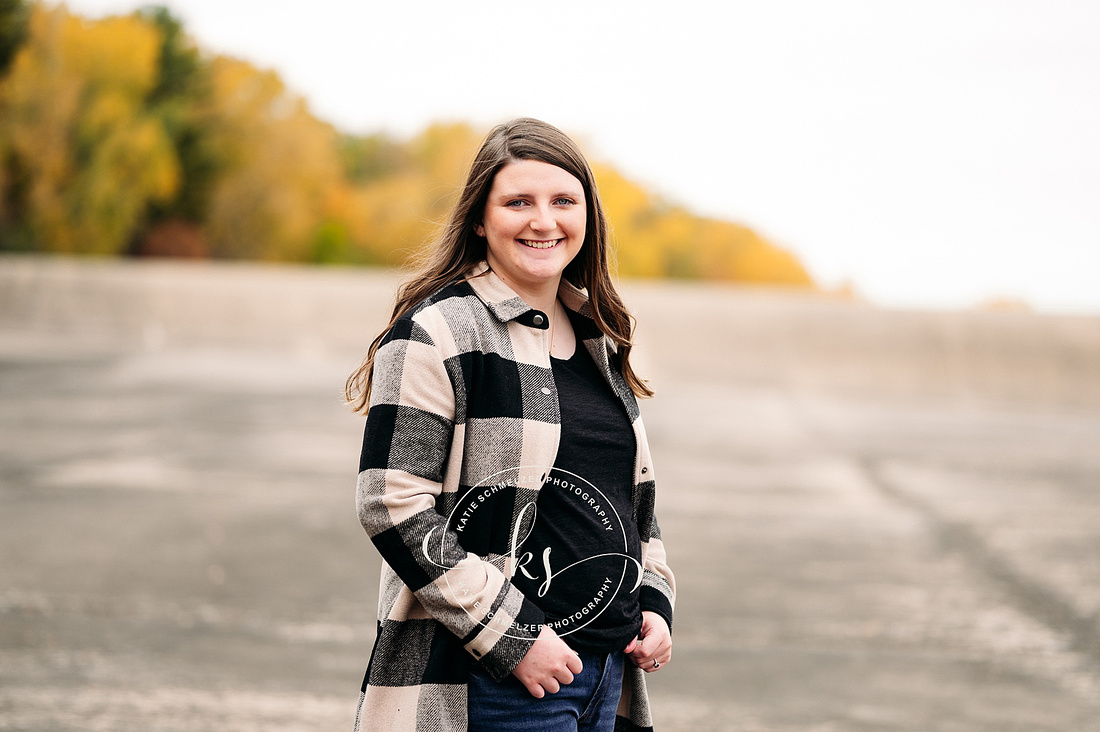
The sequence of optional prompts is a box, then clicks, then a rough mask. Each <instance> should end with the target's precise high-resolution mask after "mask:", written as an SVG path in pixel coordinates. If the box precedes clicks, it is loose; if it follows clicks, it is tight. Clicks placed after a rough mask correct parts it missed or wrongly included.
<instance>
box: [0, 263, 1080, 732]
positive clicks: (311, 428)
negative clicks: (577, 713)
mask: <svg viewBox="0 0 1100 732" xmlns="http://www.w3.org/2000/svg"><path fill="white" fill-rule="evenodd" d="M161 275H163V273H161ZM161 275H158V276H161ZM135 276H136V277H138V278H139V279H140V278H141V277H147V275H143V274H141V273H138V274H136V275H135ZM218 276H219V277H221V275H218ZM74 277H75V279H74V280H73V281H81V278H80V276H79V272H78V273H77V275H75V276H74ZM234 277H239V278H240V279H241V281H242V283H243V284H242V286H246V285H248V283H249V282H254V281H255V280H256V278H257V277H268V278H270V277H271V275H270V273H268V274H263V275H262V276H261V275H256V274H255V273H253V272H249V271H244V272H238V273H237V274H234V275H233V277H230V278H228V280H232V279H233V278H234ZM303 277H304V278H305V279H307V280H309V279H310V276H308V275H302V274H301V273H295V274H293V276H292V278H291V279H294V280H295V281H300V280H301V279H302V278H303ZM318 277H322V276H321V275H318ZM341 277H344V275H341ZM322 279H323V277H322ZM352 279H353V280H354V278H352ZM228 280H227V281H228ZM265 281H267V280H265ZM310 281H312V280H310ZM364 281H366V280H364ZM270 284H271V285H272V288H273V289H274V290H276V291H278V292H281V293H282V297H284V298H285V297H286V296H287V294H286V293H288V292H289V293H292V294H293V293H298V294H297V295H295V297H304V296H303V295H302V294H301V292H300V291H299V290H295V289H294V286H292V285H291V284H287V283H285V282H283V281H282V280H280V279H279V278H278V277H275V279H274V280H272V281H270ZM375 284H377V283H375ZM390 284H391V280H385V281H384V282H383V285H385V286H386V287H388V286H389V285H390ZM284 285H285V287H284ZM158 287H160V286H159V285H158ZM649 287H651V286H647V288H649ZM647 288H638V289H636V290H634V293H633V296H634V297H635V298H636V301H637V307H636V310H637V311H638V312H639V318H640V321H641V322H642V324H643V331H642V332H643V333H644V332H645V331H644V328H645V327H646V326H647V325H648V327H649V328H650V330H649V334H650V335H649V337H650V339H651V340H650V342H649V343H646V344H644V345H645V348H644V349H643V352H642V353H641V354H639V362H640V364H644V365H646V366H647V367H648V369H649V370H648V371H647V372H646V373H648V374H651V375H652V376H653V382H654V386H656V387H657V389H658V397H657V398H656V399H654V400H652V401H650V402H647V403H645V404H644V405H643V414H644V415H645V417H646V421H647V427H648V431H649V434H650V439H651V444H652V447H653V451H654V455H655V460H656V465H657V469H656V478H657V481H658V484H659V493H660V497H659V502H658V515H659V518H660V521H661V525H662V528H663V531H664V536H665V541H666V543H667V545H668V547H669V551H670V558H671V562H672V564H673V567H674V569H675V570H676V571H677V577H678V585H679V601H678V605H677V609H676V610H677V615H676V627H675V631H674V640H675V647H674V658H673V661H672V662H671V663H670V664H668V665H667V667H665V668H664V669H662V671H660V672H659V673H657V674H652V675H650V677H649V678H650V681H651V692H652V696H653V701H654V706H655V714H656V722H657V729H658V730H663V731H665V732H676V731H678V730H716V731H718V730H729V731H737V732H795V731H797V732H811V731H812V732H864V731H867V732H870V731H880V730H881V731H888V732H895V731H896V732H902V731H905V732H909V731H912V732H940V731H942V732H987V731H988V732H994V731H996V732H1013V731H1019V732H1025V731H1026V732H1039V731H1048V730H1049V731H1050V732H1055V731H1057V732H1067V731H1073V732H1076V731H1081V732H1090V731H1092V730H1100V531H1098V530H1097V528H1096V527H1097V526H1100V409H1098V408H1096V407H1095V406H1094V405H1093V404H1092V402H1091V401H1089V400H1088V399H1086V400H1084V401H1083V403H1081V404H1075V403H1074V400H1073V399H1072V395H1073V394H1074V393H1075V389H1074V381H1073V379H1074V378H1078V376H1075V375H1077V374H1080V373H1082V369H1083V373H1085V374H1086V376H1089V374H1091V371H1090V370H1091V369H1092V368H1093V365H1092V363H1091V362H1089V363H1085V364H1084V365H1082V363H1081V361H1080V360H1079V359H1078V360H1074V359H1068V360H1067V361H1066V362H1067V363H1069V364H1070V365H1068V366H1067V367H1066V370H1065V371H1064V372H1054V373H1048V372H1049V371H1050V369H1049V368H1047V366H1044V367H1043V368H1044V371H1043V373H1044V374H1046V377H1047V378H1048V379H1050V382H1049V384H1050V385H1049V386H1048V387H1047V388H1046V391H1044V393H1045V394H1047V395H1048V398H1046V399H1035V398H1015V395H1016V392H1015V391H1014V390H1015V389H1016V386H1014V385H1013V386H1011V388H1008V387H1006V389H1007V392H1005V391H1002V392H998V393H984V394H983V393H982V392H981V390H980V389H974V388H968V389H966V390H965V393H960V392H959V391H958V389H957V388H956V387H957V386H958V382H956V383H955V385H954V386H949V388H944V389H936V388H931V387H927V388H926V387H923V386H922V384H924V383H925V382H922V381H920V379H909V380H907V381H905V385H904V386H905V388H904V389H899V388H892V389H884V388H882V386H883V385H882V383H876V382H875V380H874V379H873V378H871V377H869V376H866V375H864V376H862V377H861V378H849V379H847V380H844V381H843V383H841V381H838V379H836V378H832V377H830V379H831V380H827V379H825V378H824V377H822V378H821V379H819V380H818V381H814V380H813V379H812V375H813V373H815V371H814V367H813V364H806V363H801V364H797V367H798V374H800V375H801V376H799V377H798V378H791V379H787V380H785V381H783V380H775V379H771V380H769V379H768V378H765V377H766V374H763V372H757V371H753V369H754V368H756V367H755V366H753V364H754V363H756V364H758V365H759V364H764V363H765V361H766V359H764V357H761V356H759V352H758V350H757V351H752V352H750V351H749V349H747V348H746V347H745V346H744V344H745V343H746V342H750V341H751V339H750V338H748V337H746V338H743V339H741V340H740V341H738V339H737V338H731V337H720V338H715V339H714V340H713V342H710V343H709V345H707V346H706V347H703V348H702V349H701V350H699V349H700V347H699V346H698V344H697V343H696V344H693V345H692V348H693V349H694V350H695V351H698V354H699V355H697V356H696V357H695V358H694V359H693V360H692V362H691V364H685V365H683V366H682V367H681V363H682V362H681V361H680V360H679V359H677V358H674V357H673V356H675V355H677V354H679V355H680V356H682V354H683V353H684V352H685V350H684V349H686V348H687V347H688V343H686V342H684V343H675V342H671V341H670V339H674V338H676V334H677V333H678V332H683V331H684V329H683V327H682V323H683V322H685V320H684V319H686V318H688V314H687V313H686V312H675V311H670V310H669V305H668V302H666V301H662V300H661V294H660V293H661V292H664V293H666V295H667V293H668V292H670V291H674V290H675V288H673V289H672V290H669V289H667V288H666V289H664V290H660V291H658V290H654V289H647ZM158 291H160V292H163V291H164V290H163V288H161V289H159V290H158ZM187 291H188V288H187V287H182V289H181V290H180V292H182V293H184V294H183V295H181V297H184V298H186V293H187ZM4 296H7V297H8V299H7V300H6V301H5V300H4V299H3V298H4ZM58 296H59V297H60V296H61V294H60V293H59V295H58ZM74 297H76V296H74ZM699 297H704V299H706V298H709V299H707V300H706V303H705V304H706V306H707V307H708V308H710V309H711V310H712V312H718V313H722V312H725V311H726V310H731V309H732V311H736V310H737V309H738V308H744V307H746V305H745V302H746V301H745V300H743V299H738V297H734V296H727V295H726V294H723V293H722V292H717V293H715V292H711V293H710V294H709V295H705V296H704V295H699ZM196 298H197V299H196V304H195V310H194V311H192V313H193V312H198V311H201V310H202V308H203V307H204V305H203V302H205V301H206V300H208V294H202V293H200V294H199V295H197V296H196ZM77 299H79V298H77ZM672 300H673V301H676V302H680V301H682V300H683V298H679V297H674V298H672ZM384 301H385V298H382V299H381V300H380V301H379V302H384ZM0 302H6V303H7V304H6V305H5V307H9V308H10V307H13V305H12V303H13V302H14V301H13V300H12V290H11V289H10V287H9V290H8V291H7V292H6V293H4V292H0ZM135 302H136V301H135ZM272 302H273V303H275V301H274V300H273V301H272ZM753 302H756V303H757V304H756V305H755V306H753V307H758V308H761V307H764V305H766V302H764V305H762V304H761V302H763V301H759V300H754V301H753ZM767 302H772V301H770V300H769V301H767ZM775 302H780V304H781V303H782V302H787V301H786V300H779V301H775ZM690 304H691V306H692V308H695V307H696V306H697V303H690ZM142 307H143V306H142V305H141V303H140V302H136V304H132V305H131V309H135V310H137V311H139V312H140V311H141V310H142ZM272 307H273V308H274V307H276V305H275V304H273V305H272ZM303 307H305V306H304V305H303ZM799 307H800V308H802V309H800V310H798V313H802V314H803V315H801V316H798V313H792V314H790V315H789V316H788V317H789V318H795V317H796V316H798V317H803V318H805V317H809V316H805V313H806V312H812V313H817V312H822V309H825V310H828V309H829V308H832V307H834V306H832V305H828V304H825V305H820V306H818V305H812V304H811V305H806V306H805V307H803V306H799ZM119 308H120V310H119V311H120V312H126V309H125V308H124V307H123V306H122V305H120V306H119ZM777 308H778V310H777ZM89 309H94V308H92V303H91V302H90V304H89ZM261 309H262V308H261ZM767 309H768V311H769V312H772V313H774V312H777V311H779V310H782V307H780V306H777V307H776V308H767ZM78 310H79V309H78ZM184 310H186V308H184ZM321 310H322V311H323V307H321ZM74 312H75V311H74ZM694 312H697V311H694ZM830 312H831V311H830ZM187 315H188V313H187V312H184V313H183V314H181V315H180V318H181V319H183V320H187V321H188V322H192V323H193V324H194V321H195V319H196V318H197V317H198V316H194V317H191V318H188V317H187ZM78 316H79V312H77V314H76V315H72V316H70V317H68V319H59V318H53V319H52V320H50V321H49V322H48V323H46V322H45V321H34V322H32V321H31V320H23V321H16V320H14V319H12V318H9V319H7V320H5V319H4V318H3V317H0V730H44V731H48V730H157V731H175V730H226V731H237V730H240V731H244V730H257V731H258V730H265V731H267V730H350V729H351V725H352V720H353V718H354V714H355V704H356V699H357V696H358V689H359V684H360V682H361V679H362V673H363V669H364V667H365V664H366V661H367V657H368V654H369V650H370V646H371V642H372V640H373V627H374V606H375V603H376V591H377V587H376V585H377V577H378V560H377V558H376V555H375V554H374V551H373V549H372V547H371V545H370V543H369V542H368V541H367V539H366V536H365V534H364V533H363V531H362V529H361V528H360V527H359V525H358V522H357V519H356V517H355V512H354V505H353V496H354V482H355V468H356V465H357V461H358V453H359V440H360V436H361V429H362V420H361V419H360V418H358V417H355V416H354V415H351V414H350V413H349V412H348V411H347V410H346V409H345V408H344V407H343V406H342V404H341V401H340V389H341V386H342V382H343V378H344V376H345V375H346V373H347V372H348V371H349V370H350V368H351V367H352V366H353V365H354V363H355V355H354V353H353V352H352V351H351V350H349V349H348V348H347V347H346V346H344V345H341V346H340V347H336V348H331V349H328V350H326V349H325V348H324V347H319V346H317V343H318V340H317V336H316V332H311V334H306V335H303V337H302V338H298V339H287V340H285V346H281V345H280V337H282V338H284V339H285V335H284V336H280V337H275V336H272V337H271V338H267V339H265V340H257V339H256V338H251V337H249V336H248V334H246V333H245V332H244V331H243V330H242V331H241V337H240V339H239V343H234V342H232V340H231V339H228V340H227V339H224V338H222V339H217V338H211V339H210V342H206V343H204V342H203V339H202V338H201V337H200V336H201V334H202V332H203V327H201V323H199V324H197V325H194V330H195V332H196V333H198V334H199V335H197V336H194V337H189V338H177V337H176V336H175V333H176V331H174V330H173V328H172V326H171V324H169V325H167V326H165V327H163V328H162V329H161V330H157V329H155V328H154V329H153V330H149V329H148V328H145V327H143V328H142V329H141V330H140V331H138V335H137V336H135V337H133V338H130V337H120V336H119V333H118V332H115V331H112V330H111V328H110V327H109V326H110V322H105V321H103V320H101V319H97V320H94V322H92V320H90V319H86V320H81V319H80V317H78ZM20 317H23V316H20ZM89 317H90V316H89ZM120 317H121V316H120ZM375 317H378V316H377V313H375ZM861 317H862V316H861ZM883 317H886V318H887V320H889V318H890V317H891V316H889V315H886V316H883ZM897 317H898V318H899V319H903V318H911V317H913V316H912V315H911V314H910V315H900V314H899V315H898V316H897ZM647 318H648V320H647ZM230 320H232V319H230ZM284 320H285V319H284ZM799 322H802V321H799ZM1027 322H1028V323H1029V325H1028V326H1027V327H1031V328H1033V329H1035V330H1036V331H1037V332H1038V331H1043V330H1044V321H1042V319H1033V320H1028V321H1027ZM89 323H91V325H89ZM231 325H232V323H230V324H228V325H227V324H226V323H221V322H219V323H216V324H211V325H210V328H211V331H214V330H218V332H223V331H224V332H227V333H230V334H232V327H230V326H231ZM1093 325H1094V323H1093V321H1087V323H1086V325H1085V326H1084V327H1085V328H1086V329H1088V328H1092V327H1093ZM242 327H243V326H242ZM301 327H302V326H295V328H297V329H301ZM373 327H375V326H373V325H367V326H364V332H367V331H369V330H371V329H372V328H373ZM1075 327H1076V326H1075ZM1010 330H1013V332H1019V331H1018V330H1016V329H1010ZM295 332H297V331H295ZM736 332H737V331H736V330H730V331H728V332H727V331H723V333H726V334H727V335H728V333H736ZM742 332H744V331H742ZM654 334H660V337H659V338H658V337H656V336H655V335H654ZM124 335H125V334H124ZM307 335H309V336H310V337H306V336H307ZM311 338H312V340H311ZM895 338H896V336H895ZM320 340H321V343H322V345H323V343H324V338H321V339H320ZM353 340H357V341H358V340H361V338H360V337H359V336H358V335H357V336H355V338H353ZM657 342H659V343H660V346H661V347H660V348H658V347H656V345H655V343H657ZM302 343H309V344H313V345H312V346H311V347H303V346H302ZM363 345H364V346H365V345H366V343H365V342H364V343H363ZM1013 348H1015V349H1017V350H1010V351H1009V353H1010V354H1012V353H1017V352H1018V347H1016V346H1014V347H1013ZM646 349H648V350H646ZM773 351H774V349H773ZM777 353H778V356H776V355H775V353H773V354H772V355H769V356H767V358H768V359H774V358H779V357H781V356H782V355H783V352H782V351H779V352H777ZM1041 357H1042V356H1041V354H1040V355H1036V356H1035V358H1041ZM754 358H755V359H757V360H756V361H753V359H754ZM882 358H886V356H882ZM762 359H764V360H762ZM767 362H768V363H770V362H771V361H767ZM983 363H984V362H983ZM995 365H996V364H995V363H994V365H993V366H989V365H988V364H985V365H983V366H982V368H983V369H987V368H994V369H995ZM761 368H762V367H761ZM792 368H794V366H792ZM907 368H909V366H907ZM1011 368H1012V365H1011V364H1009V363H1006V364H1005V370H1006V371H1010V370H1011ZM820 369H821V371H822V372H824V371H827V370H829V369H832V372H833V373H846V371H845V369H841V368H839V367H836V366H835V365H830V364H828V363H824V362H823V363H821V364H820ZM919 370H920V369H917V371H919ZM972 373H973V372H972ZM983 373H984V372H983ZM762 374H763V375H762ZM806 374H809V376H806ZM1067 374H1068V375H1067ZM1006 378H1007V377H1006ZM1012 378H1015V377H1012ZM861 380H862V382H863V383H861ZM1009 382H1011V383H1012V384H1015V383H1016V382H1014V381H1012V379H1008V380H1006V381H1005V382H1004V383H1009ZM927 383H929V384H934V383H936V379H935V378H933V377H928V381H927ZM1090 383H1091V382H1087V381H1082V382H1081V384H1082V386H1081V387H1080V389H1077V390H1076V391H1082V393H1083V391H1087V389H1089V388H1093V387H1092V386H1090ZM1067 395H1068V396H1067Z"/></svg>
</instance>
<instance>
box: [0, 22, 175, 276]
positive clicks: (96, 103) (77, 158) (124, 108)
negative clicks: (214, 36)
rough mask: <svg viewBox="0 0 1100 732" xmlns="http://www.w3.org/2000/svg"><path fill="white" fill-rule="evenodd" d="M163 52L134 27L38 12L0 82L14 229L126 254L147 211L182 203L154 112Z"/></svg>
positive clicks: (71, 248)
mask: <svg viewBox="0 0 1100 732" xmlns="http://www.w3.org/2000/svg"><path fill="white" fill-rule="evenodd" d="M159 45H160V38H159V36H158V33H157V31H156V29H155V28H153V27H151V26H150V25H148V24H147V23H144V22H142V21H141V20H139V19H136V18H107V19H105V20H102V21H98V22H95V23H86V22H84V21H83V20H82V19H81V18H79V17H76V16H72V15H70V14H69V13H68V11H66V10H65V9H64V8H63V7H58V8H53V9H50V8H47V7H46V6H44V5H35V6H34V8H33V10H32V12H31V16H30V22H29V25H28V33H27V38H26V41H25V43H24V44H23V45H22V46H21V47H20V48H19V50H18V51H17V52H16V54H15V57H14V58H13V59H12V63H11V66H10V68H9V70H8V74H7V75H6V76H5V77H4V79H3V81H2V82H0V112H2V114H0V120H2V122H0V125H2V127H0V138H2V139H3V140H4V154H5V161H4V168H5V170H6V171H7V173H8V174H7V175H6V176H5V180H4V185H5V196H4V200H5V204H6V206H7V207H10V209H9V210H8V212H7V213H8V216H6V218H7V219H8V220H9V221H14V223H12V224H11V227H12V228H14V229H22V232H21V233H22V234H23V235H24V236H29V237H30V238H32V239H33V240H34V241H35V242H36V243H37V244H38V245H39V246H40V247H41V248H43V249H45V250H48V251H56V252H73V253H93V254H117V253H119V252H122V251H123V250H124V249H125V248H126V245H127V242H128V239H129V237H130V235H131V233H132V232H133V229H134V226H135V224H136V222H137V221H138V219H139V218H140V217H141V215H142V214H143V212H144V210H145V207H146V204H147V203H148V202H149V201H165V200H168V199H169V198H170V197H171V196H172V195H173V194H174V193H175V191H176V189H177V185H178V182H179V167H178V164H177V161H176V157H175V155H174V153H173V150H172V145H171V141H170V140H169V138H168V136H167V135H166V134H165V132H164V129H163V127H162V126H161V124H160V123H159V121H158V120H157V119H156V118H154V117H152V116H150V115H148V114H146V113H145V112H144V101H145V98H146V96H147V94H148V93H149V91H150V90H151V89H152V88H153V86H154V84H155V81H156V60H157V50H158V48H159ZM13 238H19V237H18V235H17V236H15V237H13Z"/></svg>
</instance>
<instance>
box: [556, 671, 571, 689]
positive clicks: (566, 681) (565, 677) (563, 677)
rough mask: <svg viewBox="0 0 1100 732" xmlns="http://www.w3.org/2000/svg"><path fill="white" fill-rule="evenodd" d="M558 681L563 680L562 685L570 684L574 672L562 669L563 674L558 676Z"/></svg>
mask: <svg viewBox="0 0 1100 732" xmlns="http://www.w3.org/2000/svg"><path fill="white" fill-rule="evenodd" d="M558 681H560V682H561V684H562V686H569V685H570V684H572V683H573V674H571V673H569V671H568V669H567V670H565V671H562V672H561V675H560V676H558Z"/></svg>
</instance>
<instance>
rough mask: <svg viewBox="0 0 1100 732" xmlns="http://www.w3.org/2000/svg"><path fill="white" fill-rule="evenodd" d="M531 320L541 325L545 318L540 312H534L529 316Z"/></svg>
mask: <svg viewBox="0 0 1100 732" xmlns="http://www.w3.org/2000/svg"><path fill="white" fill-rule="evenodd" d="M531 322H532V323H534V324H535V325H542V324H543V323H545V322H546V318H545V317H543V316H542V315H541V314H540V313H535V315H534V317H532V318H531Z"/></svg>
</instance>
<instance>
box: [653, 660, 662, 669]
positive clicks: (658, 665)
mask: <svg viewBox="0 0 1100 732" xmlns="http://www.w3.org/2000/svg"><path fill="white" fill-rule="evenodd" d="M660 667H661V662H660V661H658V660H656V659H654V660H653V670H654V671H656V670H657V669H659V668H660Z"/></svg>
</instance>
